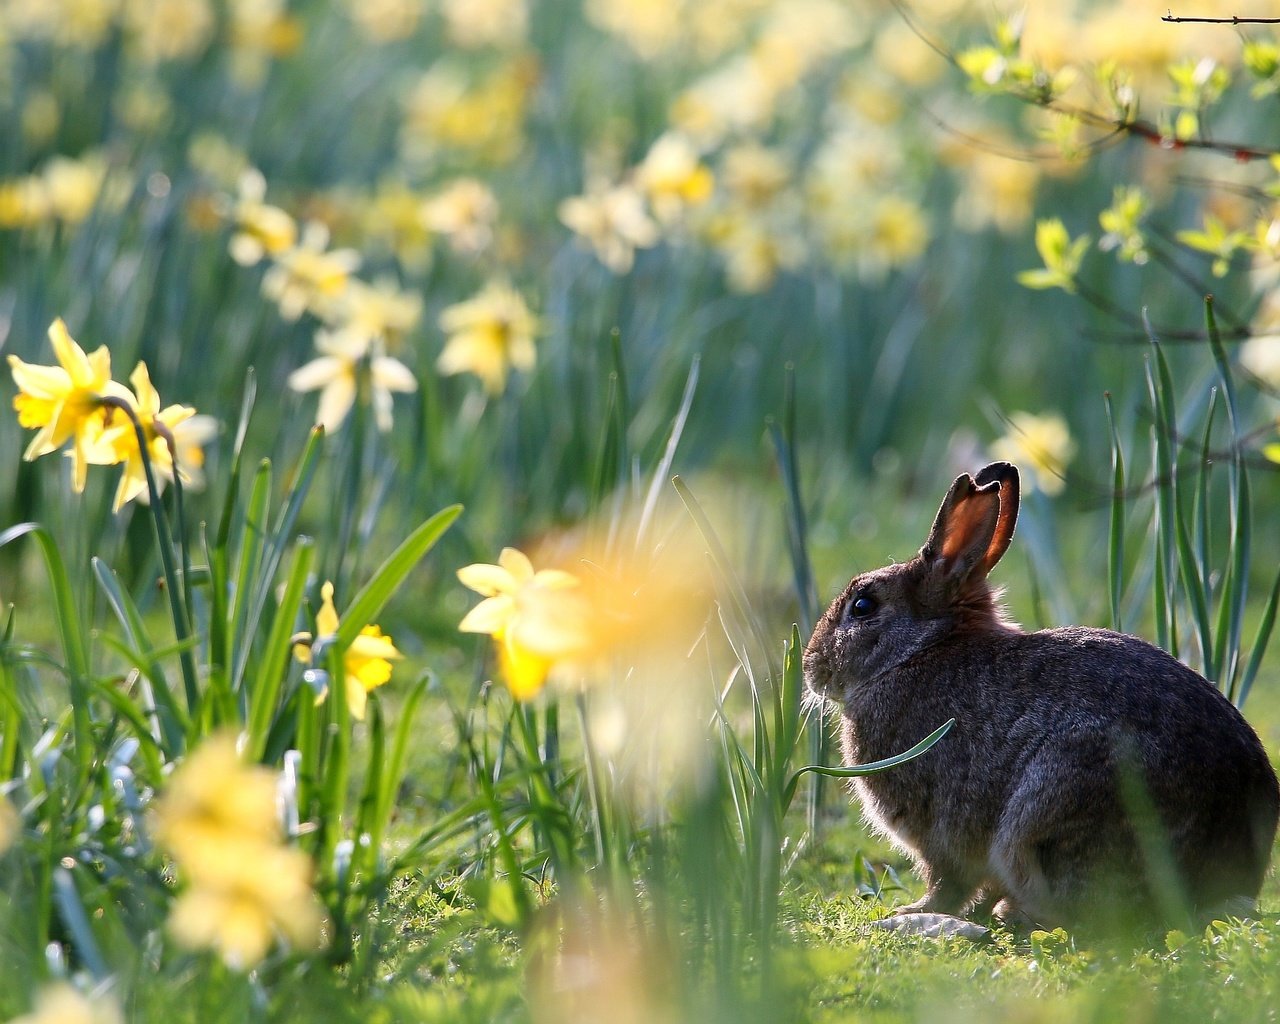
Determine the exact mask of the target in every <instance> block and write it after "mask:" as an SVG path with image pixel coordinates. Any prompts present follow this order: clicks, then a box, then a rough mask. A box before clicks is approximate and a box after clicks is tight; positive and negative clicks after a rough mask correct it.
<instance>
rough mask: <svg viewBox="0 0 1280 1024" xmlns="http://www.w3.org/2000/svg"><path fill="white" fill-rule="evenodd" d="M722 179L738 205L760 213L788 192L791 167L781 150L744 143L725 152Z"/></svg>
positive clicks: (754, 143) (753, 143)
mask: <svg viewBox="0 0 1280 1024" xmlns="http://www.w3.org/2000/svg"><path fill="white" fill-rule="evenodd" d="M721 177H722V178H723V180H724V186H725V188H726V189H727V190H728V192H729V194H730V195H731V196H732V197H733V199H734V200H735V201H736V202H738V203H741V204H742V205H743V206H745V207H747V208H748V209H752V210H759V209H762V208H763V207H766V206H768V205H769V204H770V203H772V202H773V201H774V200H775V199H777V198H778V196H780V195H781V194H782V192H783V190H784V189H786V187H787V184H788V182H790V180H791V168H790V167H789V166H788V164H787V160H786V158H785V157H784V156H783V155H782V154H781V153H780V152H779V151H778V150H776V149H769V148H767V147H765V146H762V145H760V144H759V143H758V142H744V143H741V144H739V145H737V146H734V147H732V148H731V149H728V150H726V151H725V154H724V159H723V163H722V165H721Z"/></svg>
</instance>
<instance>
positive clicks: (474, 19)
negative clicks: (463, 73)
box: [440, 0, 529, 47]
mask: <svg viewBox="0 0 1280 1024" xmlns="http://www.w3.org/2000/svg"><path fill="white" fill-rule="evenodd" d="M440 13H441V14H442V15H444V23H445V31H446V32H447V33H448V36H449V40H450V41H451V42H454V43H457V44H458V45H459V46H466V47H480V46H508V47H509V46H514V45H516V44H517V43H519V42H521V41H522V40H523V39H524V37H525V33H526V32H527V31H528V27H529V9H528V6H527V5H526V2H525V0H441V4H440Z"/></svg>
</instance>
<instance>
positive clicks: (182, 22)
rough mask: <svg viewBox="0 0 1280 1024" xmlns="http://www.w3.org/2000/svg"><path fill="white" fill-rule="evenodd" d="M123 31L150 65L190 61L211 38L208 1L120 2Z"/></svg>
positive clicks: (129, 0) (211, 14)
mask: <svg viewBox="0 0 1280 1024" xmlns="http://www.w3.org/2000/svg"><path fill="white" fill-rule="evenodd" d="M124 15H125V27H126V28H127V29H128V31H129V34H130V38H131V40H132V43H133V46H134V48H135V50H136V51H137V52H138V54H139V56H141V58H142V59H143V60H145V61H148V62H150V63H159V62H161V61H167V60H178V59H181V58H184V57H194V56H196V55H198V54H200V53H201V52H203V51H204V49H205V47H206V46H208V44H209V40H210V38H211V37H212V36H213V30H214V17H213V9H212V7H210V5H209V0H124Z"/></svg>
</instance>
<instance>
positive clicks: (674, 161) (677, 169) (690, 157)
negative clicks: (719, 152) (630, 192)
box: [635, 132, 715, 224]
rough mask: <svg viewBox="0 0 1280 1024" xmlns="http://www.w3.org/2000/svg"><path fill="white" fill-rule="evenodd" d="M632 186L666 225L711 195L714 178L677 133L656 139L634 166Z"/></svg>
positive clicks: (686, 140) (687, 142)
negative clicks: (642, 158)
mask: <svg viewBox="0 0 1280 1024" xmlns="http://www.w3.org/2000/svg"><path fill="white" fill-rule="evenodd" d="M635 180H636V185H637V186H638V187H639V189H640V191H641V192H643V193H644V194H645V195H646V196H647V197H648V199H649V204H650V205H651V206H652V208H653V212H654V214H655V215H656V216H657V218H658V220H660V221H662V222H663V223H664V224H670V223H672V222H674V221H676V220H678V219H679V218H680V217H681V216H682V215H683V214H684V212H685V211H686V210H687V209H688V208H689V207H692V206H698V205H700V204H702V203H705V202H706V201H707V200H708V199H710V198H711V192H712V190H713V189H714V187H715V179H714V178H713V177H712V175H711V170H710V169H709V168H708V167H707V165H706V164H704V163H703V162H702V159H701V157H700V156H699V155H698V151H697V149H695V148H694V146H693V144H692V143H691V142H690V141H689V140H688V139H687V138H685V137H684V136H682V135H680V134H678V133H677V132H667V133H666V134H665V135H663V136H662V137H661V138H659V139H658V141H657V142H655V143H654V144H653V145H652V146H651V147H650V148H649V152H648V153H647V154H646V155H645V158H644V160H642V161H641V162H640V165H639V166H638V167H637V168H636V172H635Z"/></svg>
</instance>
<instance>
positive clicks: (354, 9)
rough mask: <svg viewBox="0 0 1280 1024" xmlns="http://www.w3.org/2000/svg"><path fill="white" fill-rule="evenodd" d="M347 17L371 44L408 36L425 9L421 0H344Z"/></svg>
mask: <svg viewBox="0 0 1280 1024" xmlns="http://www.w3.org/2000/svg"><path fill="white" fill-rule="evenodd" d="M343 6H344V7H346V9H347V16H348V17H349V18H350V19H351V20H352V21H353V22H355V26H356V28H357V29H359V30H360V32H361V33H363V35H364V37H365V38H366V39H368V40H369V41H370V42H373V43H390V42H394V41H395V40H397V39H408V38H409V36H411V35H413V33H414V30H415V29H417V27H418V22H419V21H420V20H421V19H422V14H423V11H424V10H425V8H426V5H425V4H424V2H423V0H346V2H345V3H344V4H343Z"/></svg>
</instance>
